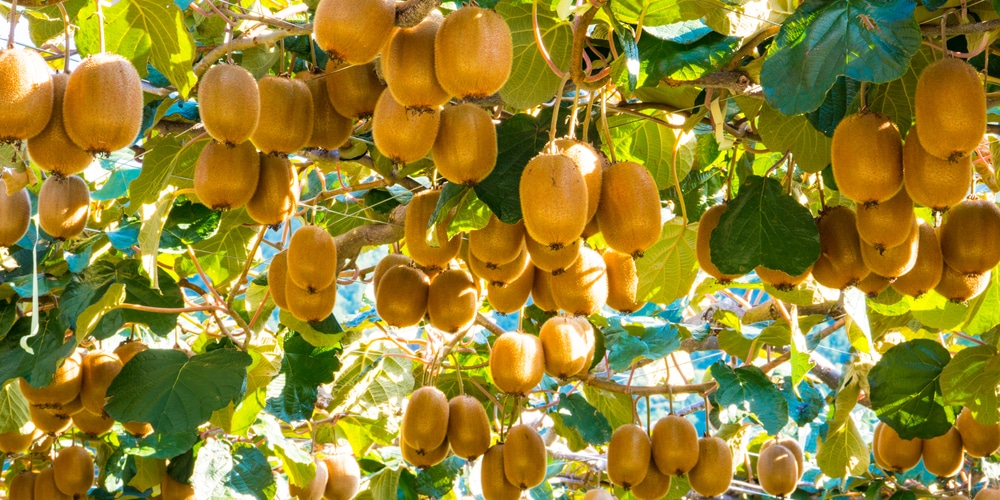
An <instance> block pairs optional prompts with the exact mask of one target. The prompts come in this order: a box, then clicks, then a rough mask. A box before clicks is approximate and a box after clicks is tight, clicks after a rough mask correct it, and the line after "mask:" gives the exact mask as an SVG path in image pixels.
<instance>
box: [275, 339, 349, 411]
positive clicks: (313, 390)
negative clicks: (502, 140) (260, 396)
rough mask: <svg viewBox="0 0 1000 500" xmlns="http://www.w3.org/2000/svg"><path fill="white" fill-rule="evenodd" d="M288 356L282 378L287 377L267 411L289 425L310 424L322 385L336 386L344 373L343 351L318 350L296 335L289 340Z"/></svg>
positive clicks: (282, 366) (327, 348)
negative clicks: (333, 383)
mask: <svg viewBox="0 0 1000 500" xmlns="http://www.w3.org/2000/svg"><path fill="white" fill-rule="evenodd" d="M284 349H285V356H284V357H283V358H282V359H281V371H280V372H279V376H282V375H283V376H284V379H283V382H284V385H282V386H281V388H280V393H278V394H277V395H276V396H274V397H271V398H269V399H268V400H267V411H268V412H270V413H271V414H272V415H274V416H276V417H278V418H280V419H282V420H284V421H286V422H293V421H299V420H308V419H309V418H310V417H312V414H313V407H314V406H315V404H316V396H317V395H318V392H317V387H318V386H319V385H320V384H328V383H330V382H333V379H334V375H333V374H334V373H336V372H337V371H338V370H340V357H339V356H340V352H341V349H340V348H339V347H314V346H313V345H312V344H310V343H309V342H307V341H306V340H305V339H304V338H303V337H302V336H301V335H297V334H295V333H294V332H292V333H291V334H290V335H288V336H287V337H286V338H285V343H284Z"/></svg>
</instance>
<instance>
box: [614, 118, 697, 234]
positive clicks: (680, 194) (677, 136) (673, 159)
mask: <svg viewBox="0 0 1000 500" xmlns="http://www.w3.org/2000/svg"><path fill="white" fill-rule="evenodd" d="M673 134H674V147H673V151H671V153H670V169H671V171H672V173H673V176H674V189H676V190H677V203H678V204H680V206H681V217H683V218H684V227H685V228H687V225H688V213H687V206H686V205H685V204H684V191H681V179H680V177H679V176H678V175H677V152H678V150H679V149H680V147H681V139H682V138H683V137H684V132H683V131H673ZM609 135H610V134H609Z"/></svg>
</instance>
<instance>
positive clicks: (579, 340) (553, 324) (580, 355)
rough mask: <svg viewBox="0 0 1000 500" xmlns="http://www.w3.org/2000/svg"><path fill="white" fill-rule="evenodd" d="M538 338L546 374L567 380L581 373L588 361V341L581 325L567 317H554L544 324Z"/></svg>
mask: <svg viewBox="0 0 1000 500" xmlns="http://www.w3.org/2000/svg"><path fill="white" fill-rule="evenodd" d="M538 338H539V339H540V340H541V341H542V353H543V354H544V356H545V373H548V374H549V375H550V376H552V377H555V378H561V379H562V378H566V377H570V376H572V375H576V374H577V373H580V370H582V369H583V364H584V363H585V362H586V360H587V350H588V345H587V341H586V339H585V338H584V333H583V330H582V329H581V328H580V325H579V324H578V323H577V322H576V321H575V320H572V319H570V318H567V317H565V316H554V317H552V318H549V319H548V320H546V321H545V323H542V328H541V331H539V333H538Z"/></svg>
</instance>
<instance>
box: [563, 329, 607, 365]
mask: <svg viewBox="0 0 1000 500" xmlns="http://www.w3.org/2000/svg"><path fill="white" fill-rule="evenodd" d="M568 318H569V319H571V320H573V321H576V324H577V325H578V326H579V327H580V331H581V332H583V341H584V342H585V343H586V344H587V357H585V358H584V361H583V367H582V368H580V371H579V372H577V373H576V374H577V375H586V374H587V373H589V372H590V367H591V365H593V364H594V355H595V354H597V338H596V336H595V335H594V325H591V324H590V320H588V319H587V317H586V316H568ZM601 357H602V358H603V357H604V353H601Z"/></svg>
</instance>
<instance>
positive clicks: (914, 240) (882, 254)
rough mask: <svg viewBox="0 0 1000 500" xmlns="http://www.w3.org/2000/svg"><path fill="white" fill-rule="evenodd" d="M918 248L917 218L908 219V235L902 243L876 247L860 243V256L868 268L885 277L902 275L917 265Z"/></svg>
mask: <svg viewBox="0 0 1000 500" xmlns="http://www.w3.org/2000/svg"><path fill="white" fill-rule="evenodd" d="M919 248H920V224H918V223H917V219H913V220H912V221H910V235H909V236H907V240H906V241H905V242H903V244H902V245H899V246H894V247H892V248H886V249H884V250H881V251H879V249H878V248H876V247H874V246H872V245H869V244H867V243H861V258H862V259H864V261H865V265H866V266H868V270H870V271H871V272H873V273H876V274H878V275H880V276H885V277H886V278H897V277H899V276H902V275H904V274H906V273H908V272H910V270H911V269H913V267H914V266H916V265H917V251H918V249H919Z"/></svg>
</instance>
